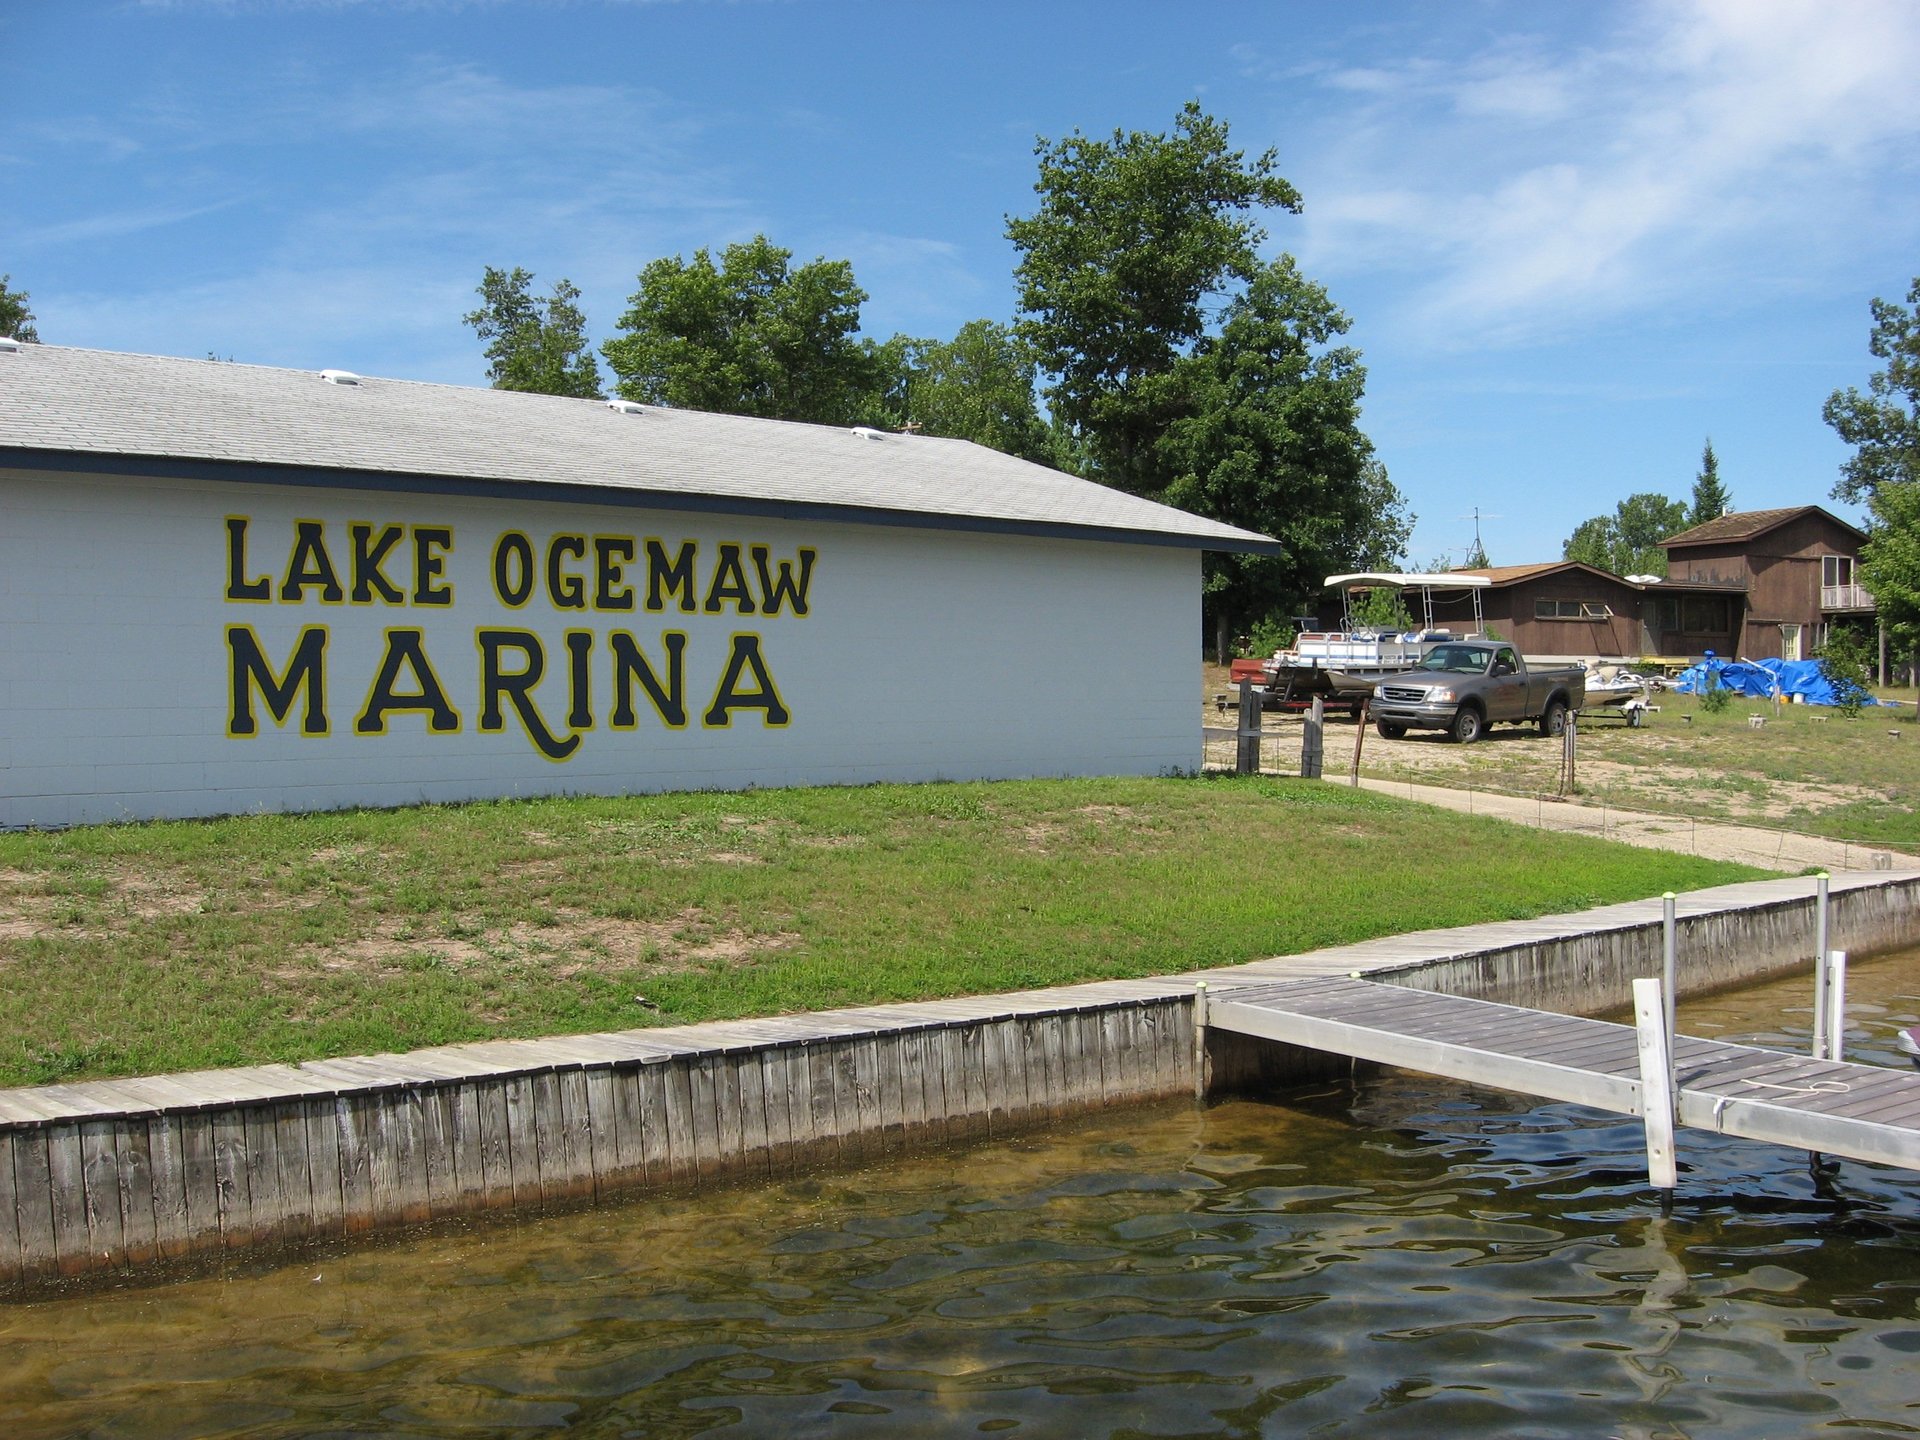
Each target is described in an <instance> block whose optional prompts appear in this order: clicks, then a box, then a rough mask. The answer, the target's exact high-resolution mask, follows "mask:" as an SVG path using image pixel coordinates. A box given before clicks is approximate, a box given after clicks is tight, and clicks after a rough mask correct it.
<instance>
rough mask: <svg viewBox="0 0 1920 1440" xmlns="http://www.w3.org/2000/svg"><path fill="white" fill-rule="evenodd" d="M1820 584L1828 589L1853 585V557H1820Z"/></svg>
mask: <svg viewBox="0 0 1920 1440" xmlns="http://www.w3.org/2000/svg"><path fill="white" fill-rule="evenodd" d="M1820 583H1821V584H1822V585H1824V586H1827V587H1828V588H1829V589H1831V588H1833V587H1836V586H1840V585H1851V584H1853V557H1852V556H1851V555H1822V556H1821V557H1820Z"/></svg>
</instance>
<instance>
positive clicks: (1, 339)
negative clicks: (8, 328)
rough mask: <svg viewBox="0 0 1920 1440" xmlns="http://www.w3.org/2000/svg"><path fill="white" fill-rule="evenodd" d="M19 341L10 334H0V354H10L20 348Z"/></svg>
mask: <svg viewBox="0 0 1920 1440" xmlns="http://www.w3.org/2000/svg"><path fill="white" fill-rule="evenodd" d="M20 344H21V342H20V341H18V340H16V339H14V338H13V336H11V335H0V355H11V354H13V353H14V352H15V351H16V350H18V349H19V348H20Z"/></svg>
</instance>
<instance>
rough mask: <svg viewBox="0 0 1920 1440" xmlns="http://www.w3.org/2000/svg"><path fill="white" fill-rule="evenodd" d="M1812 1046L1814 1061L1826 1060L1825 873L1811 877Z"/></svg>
mask: <svg viewBox="0 0 1920 1440" xmlns="http://www.w3.org/2000/svg"><path fill="white" fill-rule="evenodd" d="M1813 878H1814V896H1815V898H1814V910H1813V1045H1812V1047H1811V1050H1810V1053H1811V1054H1812V1056H1813V1058H1814V1059H1816V1060H1824V1059H1826V1058H1827V880H1828V878H1829V877H1828V875H1827V872H1826V871H1824V870H1822V871H1821V872H1820V873H1819V874H1818V875H1816V876H1814V877H1813Z"/></svg>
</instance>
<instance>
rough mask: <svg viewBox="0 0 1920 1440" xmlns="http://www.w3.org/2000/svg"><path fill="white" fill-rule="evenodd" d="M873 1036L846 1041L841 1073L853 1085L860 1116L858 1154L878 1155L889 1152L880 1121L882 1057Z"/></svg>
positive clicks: (855, 1102)
mask: <svg viewBox="0 0 1920 1440" xmlns="http://www.w3.org/2000/svg"><path fill="white" fill-rule="evenodd" d="M876 1044H877V1041H876V1040H875V1037H874V1036H872V1035H871V1034H868V1035H862V1036H859V1037H858V1038H857V1039H853V1040H849V1041H847V1042H846V1053H845V1055H844V1057H843V1059H842V1062H841V1063H842V1071H841V1073H842V1074H843V1075H844V1076H845V1077H846V1078H848V1079H850V1080H851V1082H852V1085H853V1105H854V1113H855V1115H856V1116H858V1119H857V1121H856V1124H857V1125H858V1132H857V1133H858V1134H859V1137H860V1143H859V1153H860V1154H862V1155H865V1156H876V1155H879V1154H881V1153H882V1152H884V1151H885V1149H886V1144H887V1137H886V1129H885V1127H884V1126H883V1125H882V1123H881V1120H880V1057H879V1055H878V1054H877V1052H876V1050H875V1045H876Z"/></svg>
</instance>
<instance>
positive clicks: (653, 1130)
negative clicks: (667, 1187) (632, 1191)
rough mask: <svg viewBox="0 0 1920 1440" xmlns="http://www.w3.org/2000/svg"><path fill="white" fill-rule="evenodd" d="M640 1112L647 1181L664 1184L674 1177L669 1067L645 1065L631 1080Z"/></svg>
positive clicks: (653, 1183)
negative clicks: (668, 1079)
mask: <svg viewBox="0 0 1920 1440" xmlns="http://www.w3.org/2000/svg"><path fill="white" fill-rule="evenodd" d="M631 1085H632V1087H633V1092H634V1096H635V1099H636V1103H637V1104H638V1106H639V1111H640V1152H641V1157H642V1159H643V1161H644V1162H645V1164H646V1171H647V1183H648V1184H649V1185H664V1184H667V1183H668V1182H670V1181H671V1180H672V1179H673V1178H674V1172H673V1150H672V1137H671V1135H670V1133H669V1127H668V1123H667V1067H666V1066H665V1065H642V1066H640V1067H639V1068H638V1069H637V1070H635V1071H634V1072H633V1079H632V1081H631Z"/></svg>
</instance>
